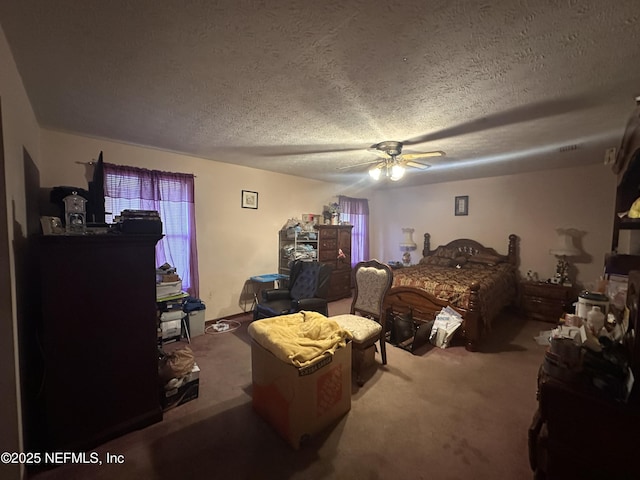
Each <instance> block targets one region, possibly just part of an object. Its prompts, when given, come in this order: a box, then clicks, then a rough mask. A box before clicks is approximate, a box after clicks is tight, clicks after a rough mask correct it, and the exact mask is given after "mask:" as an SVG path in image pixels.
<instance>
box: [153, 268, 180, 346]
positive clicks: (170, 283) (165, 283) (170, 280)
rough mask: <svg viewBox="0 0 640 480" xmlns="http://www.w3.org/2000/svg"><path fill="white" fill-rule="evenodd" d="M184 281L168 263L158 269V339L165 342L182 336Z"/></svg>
mask: <svg viewBox="0 0 640 480" xmlns="http://www.w3.org/2000/svg"><path fill="white" fill-rule="evenodd" d="M185 295H186V294H183V292H182V280H180V277H179V276H178V274H177V273H176V269H175V268H173V267H172V266H171V265H169V264H168V263H165V264H164V265H162V266H161V267H159V268H157V269H156V301H157V302H158V304H159V307H160V308H159V309H160V312H159V314H160V322H159V326H158V337H159V338H160V340H161V341H162V342H163V343H164V342H168V341H173V340H178V339H180V338H181V336H182V320H183V319H184V317H186V316H187V314H186V313H185V312H184V311H183V308H182V301H183V298H184V296H185Z"/></svg>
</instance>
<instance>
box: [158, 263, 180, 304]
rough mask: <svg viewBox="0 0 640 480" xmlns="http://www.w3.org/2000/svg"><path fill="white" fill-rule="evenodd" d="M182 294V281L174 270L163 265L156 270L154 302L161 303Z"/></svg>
mask: <svg viewBox="0 0 640 480" xmlns="http://www.w3.org/2000/svg"><path fill="white" fill-rule="evenodd" d="M181 293H182V280H181V279H180V277H179V276H178V274H177V273H176V269H175V268H174V267H172V266H171V265H169V264H168V263H165V264H164V265H162V266H160V267H158V268H157V269H156V301H158V302H162V301H164V299H167V298H171V297H173V296H175V295H180V294H181Z"/></svg>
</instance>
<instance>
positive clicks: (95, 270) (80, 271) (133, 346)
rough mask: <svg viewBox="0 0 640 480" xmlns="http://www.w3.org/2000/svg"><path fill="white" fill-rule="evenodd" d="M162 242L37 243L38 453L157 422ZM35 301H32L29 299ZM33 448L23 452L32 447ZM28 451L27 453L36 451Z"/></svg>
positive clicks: (78, 238) (75, 447)
mask: <svg viewBox="0 0 640 480" xmlns="http://www.w3.org/2000/svg"><path fill="white" fill-rule="evenodd" d="M160 238H161V235H75V236H73V235H69V236H67V235H49V236H41V237H39V238H37V239H36V240H37V250H38V254H39V255H38V257H39V260H40V261H39V264H40V279H41V292H40V300H41V302H42V303H41V307H42V315H41V320H40V324H39V325H38V327H37V332H33V334H34V335H37V339H38V341H39V343H40V345H41V348H42V361H43V368H44V372H43V373H42V374H41V384H42V385H41V392H39V396H38V398H37V399H35V400H36V402H35V404H36V405H38V413H39V420H38V419H37V418H35V415H38V413H36V412H29V413H30V415H29V417H30V418H33V420H34V421H36V420H37V424H36V427H37V429H38V432H37V433H38V436H37V438H33V439H32V440H33V442H34V443H36V444H37V447H38V448H39V449H41V450H43V451H53V450H64V451H82V450H86V449H91V448H94V447H95V446H97V445H99V444H101V443H103V442H105V441H107V440H109V439H110V438H114V437H116V436H119V435H122V434H124V433H127V432H130V431H132V430H135V429H137V428H141V427H144V426H147V425H150V424H152V423H154V422H157V421H160V420H162V409H161V407H160V397H159V390H158V352H157V346H156V337H157V323H156V322H157V313H156V286H155V267H156V258H155V245H156V242H157V241H158V240H159V239H160ZM34 301H37V300H36V299H34ZM31 446H32V445H30V447H31ZM34 446H35V445H34Z"/></svg>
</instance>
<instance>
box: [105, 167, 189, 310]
mask: <svg viewBox="0 0 640 480" xmlns="http://www.w3.org/2000/svg"><path fill="white" fill-rule="evenodd" d="M104 196H105V211H106V212H110V213H108V214H107V215H106V221H107V222H112V221H113V217H114V216H116V215H119V214H120V213H121V212H122V211H123V210H126V209H130V210H155V211H157V212H158V213H159V215H160V219H161V220H162V233H163V234H164V237H163V238H162V240H160V241H159V242H158V244H157V245H156V266H160V265H163V264H165V263H168V264H169V265H171V266H172V267H175V268H176V271H177V273H178V275H179V276H180V279H181V280H182V289H183V290H184V291H186V292H187V293H188V294H189V295H191V296H192V297H196V298H197V297H198V253H197V247H196V222H195V203H194V176H193V175H191V174H184V173H170V172H160V171H157V170H147V169H144V168H136V167H126V166H122V165H113V164H108V163H105V164H104Z"/></svg>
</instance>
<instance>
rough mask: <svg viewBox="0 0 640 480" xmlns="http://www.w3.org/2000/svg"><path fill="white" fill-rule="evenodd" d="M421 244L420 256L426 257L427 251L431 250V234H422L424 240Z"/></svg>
mask: <svg viewBox="0 0 640 480" xmlns="http://www.w3.org/2000/svg"><path fill="white" fill-rule="evenodd" d="M422 245H423V247H422V256H423V257H428V256H429V253H430V252H431V235H429V234H428V233H425V234H424V242H423V244H422Z"/></svg>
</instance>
